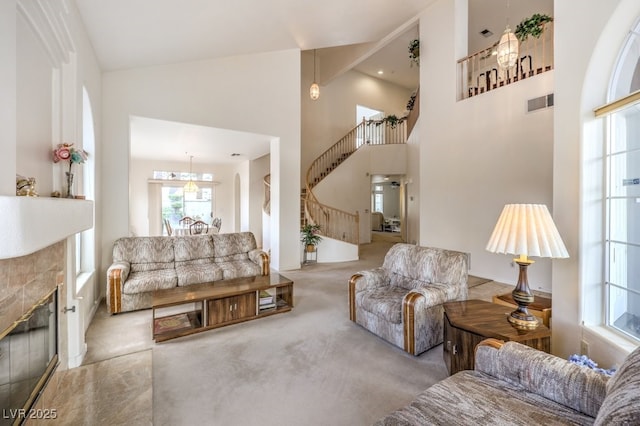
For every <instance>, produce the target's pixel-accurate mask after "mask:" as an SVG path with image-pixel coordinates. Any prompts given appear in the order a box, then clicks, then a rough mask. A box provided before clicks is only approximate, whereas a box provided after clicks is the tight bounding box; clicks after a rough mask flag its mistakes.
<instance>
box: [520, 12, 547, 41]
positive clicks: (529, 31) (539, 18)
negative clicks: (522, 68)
mask: <svg viewBox="0 0 640 426" xmlns="http://www.w3.org/2000/svg"><path fill="white" fill-rule="evenodd" d="M551 21H553V18H552V17H551V16H549V15H544V14H540V13H534V14H533V15H531V17H530V18H526V19H523V20H522V21H521V22H520V23H519V24H518V25H517V26H516V30H515V31H514V32H513V33H514V34H515V36H516V37H517V38H518V40H519V41H520V42H521V43H522V42H523V41H525V40H526V39H527V38H528V37H529V36H533V37H535V38H540V35H541V34H542V31H543V30H544V26H543V24H546V23H547V22H551Z"/></svg>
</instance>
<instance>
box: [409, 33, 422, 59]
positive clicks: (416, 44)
mask: <svg viewBox="0 0 640 426" xmlns="http://www.w3.org/2000/svg"><path fill="white" fill-rule="evenodd" d="M409 59H411V65H413V63H414V62H415V63H416V65H418V66H420V40H418V39H415V40H411V42H410V43H409Z"/></svg>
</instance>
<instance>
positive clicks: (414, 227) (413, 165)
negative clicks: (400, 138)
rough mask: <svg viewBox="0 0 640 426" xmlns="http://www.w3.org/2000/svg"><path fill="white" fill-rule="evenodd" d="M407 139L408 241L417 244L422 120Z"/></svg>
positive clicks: (418, 235) (418, 237) (418, 233)
mask: <svg viewBox="0 0 640 426" xmlns="http://www.w3.org/2000/svg"><path fill="white" fill-rule="evenodd" d="M421 121H422V120H421V119H420V118H418V121H417V122H416V125H415V128H414V130H413V131H412V132H411V134H410V135H409V138H408V140H407V173H406V174H405V181H406V188H407V194H406V197H407V200H406V203H407V214H406V222H407V225H406V242H407V243H410V244H417V242H418V241H419V239H420V122H421Z"/></svg>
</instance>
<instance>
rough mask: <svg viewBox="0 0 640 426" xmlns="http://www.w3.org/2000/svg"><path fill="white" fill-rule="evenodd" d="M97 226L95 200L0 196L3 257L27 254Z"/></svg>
mask: <svg viewBox="0 0 640 426" xmlns="http://www.w3.org/2000/svg"><path fill="white" fill-rule="evenodd" d="M92 227H93V201H87V200H76V199H67V198H49V197H17V196H0V241H2V244H0V259H10V258H13V257H19V256H25V255H27V254H31V253H34V252H36V251H38V250H40V249H43V248H45V247H48V246H50V245H51V244H54V243H56V242H58V241H61V240H64V239H66V238H67V237H69V236H71V235H74V234H76V233H78V232H82V231H84V230H86V229H90V228H92Z"/></svg>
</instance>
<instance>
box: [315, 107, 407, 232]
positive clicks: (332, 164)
mask: <svg viewBox="0 0 640 426" xmlns="http://www.w3.org/2000/svg"><path fill="white" fill-rule="evenodd" d="M406 142H407V121H406V119H405V118H400V119H397V120H392V119H390V118H389V117H387V118H385V119H381V120H366V119H363V120H362V123H360V124H358V125H357V126H356V127H354V128H353V129H352V130H351V131H349V133H347V134H346V135H345V136H344V137H343V138H342V139H340V140H339V141H338V142H336V143H335V144H334V145H333V146H331V147H330V148H329V149H327V150H326V151H325V152H323V153H322V154H321V155H320V156H319V157H318V158H316V159H315V160H314V161H313V163H311V166H310V167H309V169H308V170H307V175H306V189H307V190H306V196H305V199H304V205H305V220H304V222H307V223H309V222H310V223H314V224H317V225H320V230H321V233H322V234H323V235H325V236H327V237H329V238H333V239H336V240H341V241H346V242H348V243H351V244H359V242H360V236H359V222H360V219H359V216H358V213H357V212H356V213H355V214H353V213H348V212H345V211H343V210H340V209H336V208H333V207H331V206H328V205H325V204H322V203H320V202H319V201H318V199H317V198H316V196H315V194H314V193H313V191H312V189H313V187H314V186H316V185H317V184H318V183H319V182H320V181H321V180H322V179H324V178H325V177H327V176H328V175H329V173H331V171H333V170H334V169H335V168H336V167H338V166H339V165H340V164H342V162H344V161H345V160H346V159H347V158H349V156H351V154H353V153H354V152H355V151H356V150H357V149H358V148H360V147H361V146H364V145H384V144H401V143H406Z"/></svg>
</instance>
